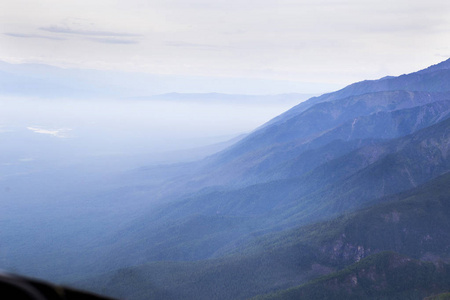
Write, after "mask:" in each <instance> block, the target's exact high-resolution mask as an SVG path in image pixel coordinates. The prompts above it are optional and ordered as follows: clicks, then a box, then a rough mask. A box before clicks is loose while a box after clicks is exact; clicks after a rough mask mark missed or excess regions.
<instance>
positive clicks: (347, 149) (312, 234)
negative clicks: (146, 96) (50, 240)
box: [55, 59, 450, 299]
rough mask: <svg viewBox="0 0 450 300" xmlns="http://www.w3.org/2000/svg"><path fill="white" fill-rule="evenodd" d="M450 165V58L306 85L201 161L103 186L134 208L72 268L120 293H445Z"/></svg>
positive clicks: (146, 170) (98, 286)
mask: <svg viewBox="0 0 450 300" xmlns="http://www.w3.org/2000/svg"><path fill="white" fill-rule="evenodd" d="M174 97H175V98H176V97H178V96H177V94H169V95H165V96H164V97H163V98H166V100H167V99H168V100H170V99H172V98H174ZM196 97H197V96H196ZM215 97H218V98H223V96H220V95H215ZM252 101H256V100H254V99H252ZM449 171H450V59H449V60H447V61H444V62H442V63H439V64H437V65H434V66H431V67H429V68H427V69H424V70H421V71H418V72H415V73H411V74H406V75H401V76H398V77H391V76H389V77H384V78H381V79H379V80H371V81H362V82H358V83H354V84H352V85H349V86H347V87H345V88H343V89H341V90H339V91H336V92H333V93H328V94H324V95H322V96H319V97H313V98H310V99H309V100H306V101H304V102H301V103H300V104H298V105H297V106H295V107H293V108H292V109H290V110H288V111H286V112H285V113H283V114H281V115H279V116H278V117H276V118H274V119H272V120H270V121H269V122H267V123H266V124H264V125H262V126H260V127H259V128H257V129H255V130H254V131H253V132H251V133H250V134H248V135H246V136H245V137H243V138H241V139H239V140H238V141H237V142H235V143H234V144H232V145H230V146H228V147H227V148H225V149H224V150H221V151H220V152H218V153H215V154H213V155H210V156H208V157H206V158H204V159H202V160H200V161H195V162H190V163H180V164H176V165H168V166H156V167H142V168H139V169H135V170H133V171H130V172H127V173H125V174H122V175H121V176H120V178H118V179H116V180H117V182H120V184H118V186H115V187H113V188H111V187H108V188H109V189H107V193H106V194H107V195H114V196H111V197H112V198H111V199H114V201H119V200H120V201H123V203H124V205H123V207H124V208H126V206H127V205H125V204H127V203H129V207H130V211H131V210H132V209H131V208H132V207H134V210H133V212H132V213H130V212H128V214H130V215H131V214H132V215H133V218H127V219H126V220H125V221H123V222H122V220H121V219H120V213H117V223H118V224H119V225H117V227H115V228H113V229H111V230H110V231H108V232H106V233H104V234H102V235H98V236H96V239H95V240H92V238H91V239H88V237H86V247H88V246H89V247H90V248H91V250H90V252H89V253H92V255H91V256H90V258H89V260H88V261H87V262H85V264H80V265H81V267H80V266H78V268H79V269H83V268H84V269H83V270H84V271H85V275H81V273H80V270H77V272H76V274H75V275H74V274H70V272H69V271H68V273H69V275H73V276H65V277H64V280H65V283H67V284H69V285H74V286H76V287H78V288H83V289H87V290H90V291H94V292H97V293H102V294H107V295H109V296H112V297H117V298H126V299H250V298H255V299H423V298H425V297H434V296H436V297H438V296H437V295H438V294H441V293H445V292H449V291H450V280H449V279H450V255H449V253H450V252H449V251H450V217H449V215H450V198H449V196H448V195H449V194H450V173H449ZM111 185H112V184H111ZM105 189H106V188H105ZM119 198H120V199H119ZM137 200H139V201H140V202H139V201H137ZM111 201H112V200H111ZM127 201H128V202H127ZM147 202H148V203H154V205H151V206H150V205H145V203H147ZM140 204H142V206H140V208H137V207H138V205H140ZM122 213H123V214H124V215H125V214H126V213H127V212H125V211H124V212H122ZM91 226H92V225H91ZM80 249H84V248H82V246H81V248H80ZM80 251H82V250H80ZM81 253H82V252H81ZM58 255H60V256H58ZM80 255H81V254H80ZM63 258H64V257H63V254H55V260H58V261H59V260H61V261H62V260H63ZM61 264H64V263H61ZM75 265H76V263H75V262H74V263H73V264H70V263H69V264H67V265H66V267H67V269H70V268H72V267H75ZM83 270H82V271H83ZM92 270H95V272H94V271H92ZM89 271H91V273H89ZM444 296H445V295H444ZM444 296H443V297H444Z"/></svg>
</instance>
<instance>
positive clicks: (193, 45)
mask: <svg viewBox="0 0 450 300" xmlns="http://www.w3.org/2000/svg"><path fill="white" fill-rule="evenodd" d="M166 46H170V47H188V48H207V49H223V48H228V47H224V46H216V45H208V44H196V43H188V42H179V41H178V42H177V41H170V42H166Z"/></svg>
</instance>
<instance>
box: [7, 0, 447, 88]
mask: <svg viewBox="0 0 450 300" xmlns="http://www.w3.org/2000/svg"><path fill="white" fill-rule="evenodd" d="M449 57H450V1H445V0H427V1H423V0H420V1H418V0H314V1H312V0H239V1H237V0H127V1H123V0H122V1H121V0H95V1H93V0H64V1H61V0H39V1H35V0H2V1H1V2H0V60H1V61H5V62H9V63H42V64H49V65H53V66H58V67H64V68H80V69H98V70H115V71H127V72H144V73H148V74H163V75H176V76H186V77H189V76H198V77H210V78H234V79H242V80H264V82H271V81H273V82H276V81H277V82H296V83H305V84H306V85H303V86H304V87H305V88H304V90H303V91H300V90H298V89H297V90H295V91H294V90H288V91H286V92H305V93H311V92H312V93H314V92H318V91H319V90H320V89H326V88H327V87H330V86H344V85H347V84H350V83H352V82H355V81H359V80H363V79H376V78H380V77H383V76H386V75H401V74H404V73H409V72H413V71H416V70H419V69H422V68H425V67H427V66H429V65H432V64H436V63H438V62H440V61H443V60H445V59H447V58H449ZM307 83H310V84H311V86H314V87H317V86H319V87H320V88H319V89H314V88H309V87H310V86H308V85H307ZM297 86H300V87H301V86H302V85H297ZM300 89H301V88H300Z"/></svg>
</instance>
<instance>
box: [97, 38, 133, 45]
mask: <svg viewBox="0 0 450 300" xmlns="http://www.w3.org/2000/svg"><path fill="white" fill-rule="evenodd" d="M89 40H91V41H94V42H97V43H103V44H122V45H130V44H138V43H139V42H138V41H136V40H124V39H115V38H90V39H89Z"/></svg>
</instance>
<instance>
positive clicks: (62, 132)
mask: <svg viewBox="0 0 450 300" xmlns="http://www.w3.org/2000/svg"><path fill="white" fill-rule="evenodd" d="M27 129H28V130H31V131H33V132H36V133H42V134H49V135H52V136H54V137H57V138H67V137H68V132H69V131H71V130H72V129H71V128H60V129H44V128H40V127H35V126H33V127H31V126H30V127H27Z"/></svg>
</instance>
